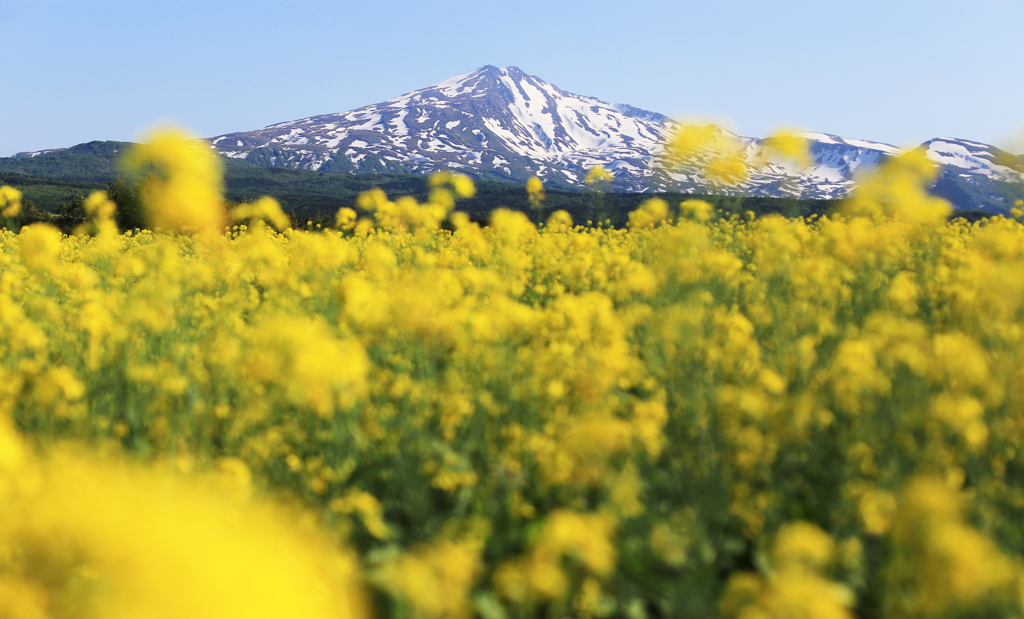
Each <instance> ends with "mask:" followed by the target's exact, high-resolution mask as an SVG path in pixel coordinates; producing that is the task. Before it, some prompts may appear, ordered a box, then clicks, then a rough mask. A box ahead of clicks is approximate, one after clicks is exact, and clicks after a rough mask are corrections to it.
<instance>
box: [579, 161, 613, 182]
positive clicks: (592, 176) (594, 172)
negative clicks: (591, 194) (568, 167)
mask: <svg viewBox="0 0 1024 619" xmlns="http://www.w3.org/2000/svg"><path fill="white" fill-rule="evenodd" d="M613 180H615V177H614V176H612V173H611V172H609V171H608V170H605V169H604V168H603V167H602V166H594V167H592V168H590V170H589V171H587V176H586V177H585V178H584V179H583V182H584V183H586V184H587V186H588V187H601V186H603V185H605V184H607V183H610V182H612V181H613Z"/></svg>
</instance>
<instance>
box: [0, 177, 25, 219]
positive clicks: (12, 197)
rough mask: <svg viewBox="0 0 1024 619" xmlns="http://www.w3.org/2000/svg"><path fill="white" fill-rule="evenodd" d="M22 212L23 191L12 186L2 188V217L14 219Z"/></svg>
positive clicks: (0, 210)
mask: <svg viewBox="0 0 1024 619" xmlns="http://www.w3.org/2000/svg"><path fill="white" fill-rule="evenodd" d="M20 212H21V191H19V190H17V189H15V188H14V187H11V186H10V185H2V186H0V217H14V216H16V215H17V214H18V213H20Z"/></svg>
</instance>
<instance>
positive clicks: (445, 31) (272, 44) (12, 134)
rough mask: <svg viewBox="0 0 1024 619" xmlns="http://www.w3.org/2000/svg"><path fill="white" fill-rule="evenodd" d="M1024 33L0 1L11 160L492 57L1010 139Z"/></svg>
mask: <svg viewBox="0 0 1024 619" xmlns="http://www.w3.org/2000/svg"><path fill="white" fill-rule="evenodd" d="M1022 30H1024V1H1022V0H1004V1H989V0H972V1H970V2H965V1H964V0H959V1H944V0H930V1H917V0H886V1H875V0H869V1H862V0H848V1H846V2H828V1H825V0H818V1H814V2H811V1H805V2H798V1H791V2H787V1H785V0H772V1H767V0H751V1H748V2H734V1H728V0H724V1H723V0H719V1H711V0H709V1H706V2H681V1H669V0H664V1H644V0H614V1H603V0H591V1H588V2H576V1H570V0H563V1H559V0H548V1H545V2H540V1H533V0H523V1H515V0H506V1H503V2H497V1H489V0H475V1H467V2H463V1H454V0H452V1H430V0H409V1H388V0H376V1H365V2H348V1H326V0H324V1H319V0H280V1H267V0H248V1H244V2H243V1H237V2H236V1H233V0H201V1H195V0H174V1H166V0H130V1H120V0H110V1H104V0H93V1H84V0H0V58H3V62H2V64H0V66H2V70H0V79H2V89H3V94H2V96H0V156H9V155H12V154H14V153H15V152H18V151H27V150H38V149H43V148H56V147H62V146H71V145H73V144H77V143H81V142H86V141H89V140H132V139H134V138H136V137H138V135H139V133H140V132H141V131H142V130H144V129H145V128H146V127H149V126H152V125H153V124H155V123H157V122H162V121H167V120H174V121H176V122H178V123H180V124H182V125H183V126H186V127H188V128H190V129H192V130H193V131H195V132H197V133H198V134H200V135H203V136H213V135H217V134H222V133H229V132H233V131H245V130H250V129H257V128H261V127H263V126H266V125H268V124H272V123H276V122H281V121H286V120H294V119H296V118H303V117H306V116H312V115H315V114H323V113H330V112H343V111H347V110H350V109H354V108H357V107H360V106H363V105H367V104H371V103H377V102H380V101H383V100H386V99H389V98H391V97H395V96H397V95H400V94H403V93H406V92H409V91H411V90H415V89H417V88H420V87H423V86H427V85H430V84H433V83H436V82H438V81H441V80H443V79H446V78H448V77H452V76H454V75H457V74H459V73H464V72H466V71H470V70H472V69H475V68H477V67H480V66H482V65H485V64H493V65H497V66H507V65H515V66H518V67H520V68H521V69H523V70H524V71H525V72H527V73H529V74H532V75H536V76H538V77H540V78H541V79H544V80H546V81H548V82H551V83H553V84H555V85H557V86H559V87H561V88H562V89H563V90H567V91H569V92H573V93H577V94H584V95H590V96H594V97H597V98H599V99H602V100H605V101H609V102H613V103H629V104H631V105H635V106H637V107H641V108H645V109H650V110H654V111H658V112H662V113H664V114H668V115H670V116H693V115H697V116H703V117H711V118H724V119H729V120H730V121H731V123H730V124H731V127H730V128H732V129H733V130H735V131H738V132H739V133H741V134H742V135H748V136H761V135H764V134H766V133H767V132H768V131H770V130H771V129H772V128H774V127H777V126H779V125H798V126H802V127H806V128H809V129H813V130H816V131H823V132H827V133H835V134H839V135H841V136H843V137H848V138H860V139H868V140H876V141H880V142H887V143H891V144H896V145H906V144H910V143H917V142H921V141H923V140H927V139H929V138H932V137H938V136H952V137H961V138H967V139H973V140H978V141H982V142H987V143H995V144H1007V143H1008V142H1010V141H1011V140H1013V139H1014V138H1015V136H1016V137H1017V139H1019V138H1020V136H1022V135H1024V134H1022V129H1024V44H1022V41H1024V37H1022ZM1017 144H1018V148H1016V149H1015V150H1017V151H1018V152H1020V150H1021V148H1020V147H1019V144H1020V142H1018V143H1017Z"/></svg>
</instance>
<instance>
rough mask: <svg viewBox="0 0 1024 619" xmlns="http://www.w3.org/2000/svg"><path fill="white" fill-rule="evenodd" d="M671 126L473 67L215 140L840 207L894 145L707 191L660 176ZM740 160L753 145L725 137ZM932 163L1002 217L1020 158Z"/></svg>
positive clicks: (826, 146)
mask: <svg viewBox="0 0 1024 619" xmlns="http://www.w3.org/2000/svg"><path fill="white" fill-rule="evenodd" d="M675 126H676V125H675V123H674V122H673V121H671V120H670V119H668V118H666V117H665V116H663V115H661V114H658V113H656V112H649V111H646V110H641V109H638V108H635V107H632V106H629V105H625V104H609V103H605V102H603V101H600V100H598V99H595V98H592V97H585V96H580V95H574V94H571V93H567V92H565V91H563V90H561V89H560V88H558V87H557V86H554V85H552V84H549V83H547V82H544V81H543V80H540V79H538V78H537V77H534V76H530V75H527V74H525V73H524V72H523V71H521V70H520V69H518V68H516V67H506V68H504V69H499V68H497V67H493V66H485V67H482V68H480V69H477V70H475V71H471V72H469V73H465V74H463V75H459V76H457V77H454V78H452V79H449V80H447V81H444V82H441V83H440V84H435V85H433V86H428V87H426V88H422V89H420V90H416V91H413V92H411V93H408V94H406V95H402V96H401V97H397V98H395V99H391V100H389V101H385V102H383V103H378V104H375V105H369V106H366V107H363V108H359V109H356V110H352V111H349V112H344V113H339V114H325V115H322V116H313V117H310V118H304V119H301V120H294V121H289V122H284V123H279V124H276V125H271V126H269V127H266V128H264V129H260V130H256V131H247V132H242V133H232V134H227V135H221V136H216V137H214V138H212V139H211V140H210V141H211V142H212V143H213V144H214V146H215V147H216V148H217V149H218V150H219V151H220V152H221V153H223V154H224V155H226V156H228V157H233V158H239V159H246V160H247V161H249V162H251V163H255V164H257V165H263V166H267V167H288V168H300V169H307V170H319V171H323V172H393V173H423V174H427V173H431V172H434V171H437V170H440V169H457V170H459V171H462V172H464V173H467V174H470V175H471V176H475V177H477V178H485V179H494V180H511V181H525V180H526V179H528V178H529V177H530V176H533V175H536V176H539V177H540V178H541V179H542V180H544V181H545V184H547V185H548V186H549V187H553V188H560V187H561V188H574V187H576V188H578V187H582V186H583V184H584V183H583V179H584V178H585V176H586V173H587V171H588V170H589V169H590V168H592V167H594V166H597V165H600V166H603V167H604V168H606V169H607V170H609V171H611V172H612V174H613V175H614V181H613V183H612V187H611V188H612V189H613V190H615V191H637V192H643V191H683V192H695V193H699V192H707V191H712V190H713V191H717V192H726V193H730V194H735V195H758V196H776V197H799V198H840V197H843V196H845V195H846V194H847V193H848V192H849V190H850V188H851V187H852V186H853V184H854V182H855V179H856V178H857V177H859V175H861V174H863V173H865V172H866V171H868V170H870V169H871V168H873V167H874V166H876V165H877V164H878V163H879V162H880V161H881V160H882V159H883V158H884V157H886V156H888V155H892V154H896V153H899V152H902V151H901V149H898V148H896V147H894V146H890V145H887V144H881V143H877V142H867V141H863V140H851V139H843V138H840V137H837V136H833V135H828V134H823V133H807V134H805V137H807V138H808V139H809V140H810V141H811V154H812V157H813V164H812V165H811V166H810V167H809V168H807V169H798V168H796V167H793V166H792V165H786V164H782V163H771V164H768V165H766V166H763V167H761V168H759V169H758V170H756V171H755V172H754V173H753V174H752V175H751V177H750V179H749V180H748V181H746V182H744V183H742V184H740V185H737V186H733V187H727V188H721V187H711V186H709V185H708V183H707V182H706V180H705V179H704V177H703V175H701V174H700V173H699V172H698V171H697V170H695V169H686V168H685V167H683V168H680V167H677V166H666V165H665V164H666V162H667V160H666V159H665V157H664V151H663V144H664V143H665V140H666V139H667V137H668V136H669V135H670V134H671V132H672V130H673V129H674V127H675ZM736 138H737V139H738V140H740V142H741V143H743V144H744V145H745V147H746V148H747V149H748V151H750V152H751V153H753V152H755V151H757V150H758V149H759V146H760V142H761V141H760V140H758V139H755V138H742V137H738V136H736ZM925 147H926V148H927V149H928V153H929V156H930V157H931V158H932V159H934V160H935V161H937V162H938V163H940V164H942V165H943V172H942V175H941V177H940V178H939V180H938V182H937V183H936V185H935V188H934V190H933V191H935V192H936V193H938V194H940V195H943V196H944V197H947V198H948V199H950V200H951V201H953V203H954V204H955V205H956V206H957V207H959V208H967V209H974V208H983V209H985V210H992V211H1005V210H1007V209H1008V208H1009V207H1010V206H1012V204H1013V199H1014V198H1015V197H1017V196H1019V195H1024V174H1022V173H1021V172H1022V171H1024V157H1019V158H1015V157H1012V156H1008V155H1006V153H1002V152H1001V151H998V149H995V148H993V147H991V146H987V145H985V144H978V143H974V142H968V141H964V140H956V139H950V138H941V139H936V140H931V141H929V142H927V143H925Z"/></svg>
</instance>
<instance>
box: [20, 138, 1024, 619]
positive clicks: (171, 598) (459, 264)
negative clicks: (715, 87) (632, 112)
mask: <svg viewBox="0 0 1024 619" xmlns="http://www.w3.org/2000/svg"><path fill="white" fill-rule="evenodd" d="M709 144H710V145H711V146H712V147H714V148H717V149H718V151H716V152H718V153H719V155H720V156H718V155H715V156H706V155H707V151H705V150H704V148H705V147H706V146H708V145H709ZM769 144H770V145H771V149H773V151H772V152H770V153H767V154H758V155H757V156H756V157H753V156H752V157H751V158H750V160H749V162H748V160H747V159H746V158H745V155H744V154H743V153H740V152H738V151H736V150H735V149H734V148H733V145H730V144H723V143H722V142H721V139H720V134H719V133H717V132H715V131H714V130H712V129H708V128H697V129H694V130H690V131H688V132H687V133H684V134H682V135H681V136H680V137H679V138H678V139H677V140H676V141H675V142H674V146H673V148H675V149H676V151H677V153H676V154H677V155H678V156H679V157H682V158H686V157H694V156H696V155H697V154H699V153H703V154H702V155H701V158H700V163H699V165H701V166H705V167H706V171H707V173H709V174H711V175H712V176H714V177H715V180H716V182H723V183H724V182H730V181H733V180H735V179H741V178H743V177H745V175H746V169H747V168H746V166H749V165H758V163H757V161H758V160H764V159H765V158H771V157H786V158H790V159H792V160H795V161H803V160H804V159H805V153H803V152H802V151H801V145H800V142H799V140H798V138H795V137H794V135H793V134H792V133H786V132H783V133H780V134H779V136H777V138H776V139H775V140H774V141H773V142H769ZM127 161H128V165H129V166H130V167H132V168H134V169H137V170H141V171H145V170H151V171H152V170H155V172H156V173H155V175H153V176H151V177H148V178H147V179H145V180H143V181H142V183H143V191H142V195H143V197H144V198H145V200H146V201H147V204H148V207H149V209H150V212H151V218H152V222H153V224H154V230H153V231H138V230H136V231H126V232H123V233H122V232H119V231H118V230H117V229H116V227H115V226H114V224H113V204H112V203H111V202H110V201H109V200H106V199H105V197H104V196H103V195H102V194H98V195H95V196H92V197H90V198H89V200H88V201H87V203H86V206H87V211H88V213H89V216H90V221H89V222H88V223H87V224H84V225H83V226H82V227H81V228H80V229H79V230H78V231H77V232H78V234H77V235H76V236H70V237H69V236H62V235H61V234H60V232H59V231H57V230H56V229H54V228H50V227H47V226H45V225H38V224H37V225H33V226H28V227H26V228H25V229H23V230H22V231H21V233H20V234H13V233H11V232H7V231H0V333H2V337H0V350H2V354H0V506H2V509H0V617H3V618H7V617H11V618H17V619H30V618H31V619H34V618H44V617H46V618H50V617H52V618H65V617H66V618H79V617H97V618H98V617H190V618H192V617H200V618H201V617H211V618H212V617H217V618H226V617H245V618H247V619H257V618H260V617H274V618H279V617H292V616H294V617H304V618H311V619H312V618H319V617H337V618H352V619H370V618H371V617H378V618H403V619H413V618H416V619H420V618H422V619H460V618H461V619H468V618H470V617H480V618H482V619H517V618H522V619H526V618H540V617H551V618H555V617H588V618H589V617H624V618H629V619H643V618H645V617H649V618H651V619H654V618H657V617H683V618H689V617H693V618H707V617H715V616H722V617H725V618H729V619H733V618H738V619H803V618H806V619H812V618H813V619H833V618H834V619H849V618H851V617H854V616H858V617H862V618H864V619H868V618H892V619H912V618H923V619H936V618H940V617H958V616H963V617H968V616H969V617H981V616H984V617H1019V616H1021V613H1022V612H1024V606H1022V596H1024V569H1022V567H1024V563H1022V561H1021V557H1022V556H1024V525H1022V521H1021V514H1022V511H1024V415H1022V413H1024V408H1022V407H1024V330H1022V327H1024V226H1022V225H1021V223H1019V222H1018V221H1016V220H1014V219H1007V218H993V219H989V220H986V221H983V222H979V223H974V224H968V223H966V222H965V221H963V220H953V221H948V222H947V221H946V217H947V216H948V214H949V205H948V204H946V203H944V202H941V201H938V200H936V199H934V198H931V197H929V196H928V194H927V193H926V192H925V191H924V186H925V185H926V184H927V182H928V181H929V179H930V178H932V174H933V171H932V170H931V169H930V168H929V167H928V165H927V163H926V162H925V161H924V159H923V157H922V156H921V154H920V153H910V154H908V155H906V156H904V157H900V158H896V159H893V160H891V161H890V162H888V163H887V164H886V165H885V166H884V167H883V168H882V169H881V170H879V171H878V173H877V174H876V175H874V176H873V177H870V178H868V179H866V180H865V181H864V182H863V184H862V185H861V187H860V188H859V189H858V190H857V192H856V193H855V195H854V196H853V197H852V198H851V199H850V200H848V201H846V202H845V203H844V207H843V208H844V210H843V211H842V212H838V213H835V214H834V215H830V216H827V217H813V218H810V219H784V218H781V217H777V216H770V217H764V218H760V219H754V218H748V217H736V216H728V217H726V216H719V215H716V213H715V212H714V211H713V209H712V208H711V207H710V205H708V204H707V203H705V202H701V201H699V200H688V201H686V202H684V203H682V204H681V205H680V204H669V203H667V202H665V201H662V200H652V201H651V202H648V203H647V204H645V205H644V206H642V207H641V208H640V209H638V210H637V211H636V212H634V213H633V214H631V215H630V217H629V223H630V225H629V228H628V229H623V230H617V229H612V228H608V227H582V226H574V224H573V222H572V221H571V219H570V218H569V216H568V215H567V214H566V213H565V212H556V213H553V214H550V217H549V219H548V220H547V222H546V223H543V224H539V225H538V224H535V223H534V222H533V221H531V218H529V217H527V216H526V215H525V214H522V213H518V212H512V211H497V212H495V213H493V215H492V217H491V219H490V222H489V224H488V225H486V226H480V225H478V224H477V223H474V222H472V221H470V219H469V218H468V217H467V216H466V215H465V214H463V213H459V212H458V210H457V208H458V202H457V201H458V199H459V198H460V197H467V196H470V195H472V193H473V185H472V182H471V181H469V179H468V178H466V177H464V176H460V175H456V174H443V175H439V176H437V177H435V179H434V180H433V181H432V182H431V195H430V198H429V200H428V202H427V203H426V204H420V203H418V202H417V201H416V200H414V199H412V198H399V199H397V200H392V199H391V198H389V197H388V196H387V195H385V194H384V193H383V192H380V191H379V190H377V191H372V192H368V193H366V194H364V195H363V196H361V197H360V199H359V203H358V207H359V209H360V211H361V212H362V213H363V214H365V216H362V217H361V215H360V212H357V211H356V210H354V209H342V212H339V213H338V215H337V223H338V226H337V228H335V229H324V230H317V231H299V230H295V229H292V228H290V227H289V222H288V220H287V218H286V217H285V216H284V214H283V213H282V212H281V209H280V207H279V205H277V203H276V202H274V201H273V200H272V199H269V198H265V199H262V200H260V201H257V202H254V203H252V204H247V205H241V206H239V207H237V208H236V209H235V210H234V211H230V210H226V209H225V208H224V207H223V204H224V203H223V199H222V197H221V189H220V187H221V179H220V170H219V167H218V166H217V164H216V160H215V159H212V158H211V155H210V153H209V151H208V149H206V147H205V146H203V145H202V144H201V143H200V142H195V141H191V140H189V139H188V135H187V134H184V133H182V132H178V131H173V130H172V131H165V132H160V133H157V134H155V135H154V136H153V138H152V140H151V141H150V142H149V143H147V144H146V145H144V146H141V147H139V148H138V149H137V150H135V151H133V152H132V153H131V154H129V156H128V159H127ZM694 161H697V160H696V159H694ZM691 163H692V162H691ZM695 165H697V164H695ZM595 179H596V180H595V182H597V181H598V180H602V179H604V177H603V176H602V175H601V174H600V172H598V173H595ZM542 189H543V188H542V186H541V185H540V183H539V181H538V182H533V181H531V185H530V194H531V196H533V205H534V209H535V213H536V214H537V215H538V217H539V214H540V213H541V212H542V210H543V206H542V201H543V191H542ZM0 196H2V197H3V203H2V204H0V206H3V205H7V206H3V208H6V209H8V210H10V209H12V208H14V206H13V205H16V204H18V195H17V194H16V192H14V191H11V190H8V189H6V188H5V189H4V190H3V191H0ZM5 212H6V211H5ZM538 217H534V219H535V220H537V219H538ZM232 221H233V222H234V224H233V225H231V224H229V223H228V222H232ZM268 224H269V225H268ZM225 226H227V227H225Z"/></svg>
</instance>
